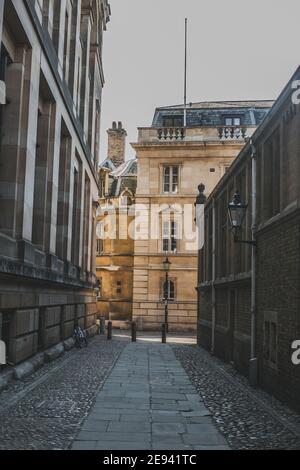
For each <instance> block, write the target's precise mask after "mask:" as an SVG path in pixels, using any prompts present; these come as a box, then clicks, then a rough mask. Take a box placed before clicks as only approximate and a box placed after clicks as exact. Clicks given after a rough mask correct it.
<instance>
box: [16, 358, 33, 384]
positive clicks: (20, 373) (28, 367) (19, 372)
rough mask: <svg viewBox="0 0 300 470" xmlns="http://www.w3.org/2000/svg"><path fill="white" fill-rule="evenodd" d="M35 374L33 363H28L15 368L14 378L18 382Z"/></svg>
mask: <svg viewBox="0 0 300 470" xmlns="http://www.w3.org/2000/svg"><path fill="white" fill-rule="evenodd" d="M33 372H34V366H33V363H32V362H31V361H26V362H23V363H22V364H20V365H19V366H17V367H15V368H14V376H15V378H16V379H17V380H22V379H25V377H28V376H29V375H31V374H32V373H33Z"/></svg>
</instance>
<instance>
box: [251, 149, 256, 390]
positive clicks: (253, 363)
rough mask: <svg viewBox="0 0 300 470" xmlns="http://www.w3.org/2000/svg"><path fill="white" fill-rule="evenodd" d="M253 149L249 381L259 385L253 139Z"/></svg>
mask: <svg viewBox="0 0 300 470" xmlns="http://www.w3.org/2000/svg"><path fill="white" fill-rule="evenodd" d="M250 145H251V149H252V153H251V163H252V165H251V168H252V224H251V234H252V241H253V242H254V243H253V244H252V245H251V352H250V362H249V382H250V385H251V386H253V387H256V386H257V382H258V358H257V355H256V243H255V242H256V224H257V207H256V203H257V180H256V179H257V161H256V149H255V147H254V144H253V141H252V140H250Z"/></svg>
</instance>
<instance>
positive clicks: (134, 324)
mask: <svg viewBox="0 0 300 470" xmlns="http://www.w3.org/2000/svg"><path fill="white" fill-rule="evenodd" d="M131 340H132V342H133V343H136V323H135V321H133V322H132V323H131Z"/></svg>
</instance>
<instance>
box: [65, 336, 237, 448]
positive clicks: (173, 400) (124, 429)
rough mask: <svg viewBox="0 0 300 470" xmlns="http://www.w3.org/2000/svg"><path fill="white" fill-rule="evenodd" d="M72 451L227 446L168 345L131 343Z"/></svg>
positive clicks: (101, 392)
mask: <svg viewBox="0 0 300 470" xmlns="http://www.w3.org/2000/svg"><path fill="white" fill-rule="evenodd" d="M72 448H73V450H83V449H84V450H107V449H109V450H116V449H120V450H125V449H133V450H137V449H143V450H147V449H152V450H184V449H228V446H227V443H226V440H225V439H224V437H223V436H222V434H221V433H220V432H219V431H218V430H217V428H216V426H215V425H214V424H213V422H212V419H211V417H210V413H209V412H208V410H207V408H206V407H205V406H204V404H203V401H202V400H201V398H200V397H199V395H198V394H197V393H196V390H195V388H194V387H193V386H192V384H191V382H190V380H189V378H188V376H187V374H186V373H185V371H184V369H183V368H182V366H181V364H180V362H179V361H177V360H176V358H175V355H174V353H173V351H172V348H171V347H170V346H169V345H162V344H158V343H145V342H144V343H142V342H139V343H129V344H127V346H126V348H125V349H124V351H123V352H122V354H121V356H120V358H119V360H118V362H117V364H116V365H115V367H114V369H113V371H112V372H111V374H110V376H109V377H108V379H107V381H106V382H105V385H104V387H103V389H102V390H101V391H100V392H99V395H98V397H97V401H96V404H95V405H94V407H93V409H92V411H91V413H90V414H89V417H88V419H87V420H86V421H85V423H84V424H83V427H82V429H81V431H80V433H79V434H78V436H77V437H76V440H75V442H74V444H73V446H72Z"/></svg>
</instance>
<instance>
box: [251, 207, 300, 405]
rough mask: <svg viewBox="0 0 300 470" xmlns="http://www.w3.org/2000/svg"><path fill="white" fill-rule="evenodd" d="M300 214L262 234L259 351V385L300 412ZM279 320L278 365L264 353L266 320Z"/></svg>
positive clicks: (258, 311)
mask: <svg viewBox="0 0 300 470" xmlns="http://www.w3.org/2000/svg"><path fill="white" fill-rule="evenodd" d="M299 235H300V214H299V212H298V213H295V214H294V216H293V217H292V218H290V219H286V220H282V222H281V223H278V224H272V226H271V227H270V229H269V230H266V231H263V232H262V233H260V234H259V235H258V243H259V250H258V257H257V306H258V308H257V352H258V356H259V383H260V385H261V386H262V387H263V388H264V389H266V390H268V391H269V392H270V393H272V394H273V395H275V396H276V397H278V398H279V399H281V400H282V401H284V402H287V403H289V404H291V405H292V406H293V407H296V408H297V409H298V410H300V366H299V365H298V366H295V365H293V364H292V361H291V356H292V352H293V351H292V349H291V345H292V343H293V341H295V340H299V339H300V309H299V306H300V302H299V300H300V298H299V297H300V276H299V271H300V251H299V247H300V236H299ZM270 312H271V313H272V315H273V316H276V318H277V322H278V323H277V335H278V336H277V363H276V364H273V363H270V362H269V361H268V360H267V359H266V357H265V352H264V347H263V345H264V320H265V318H266V315H268V314H270Z"/></svg>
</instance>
